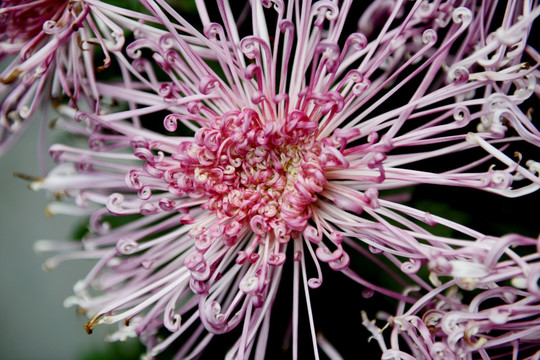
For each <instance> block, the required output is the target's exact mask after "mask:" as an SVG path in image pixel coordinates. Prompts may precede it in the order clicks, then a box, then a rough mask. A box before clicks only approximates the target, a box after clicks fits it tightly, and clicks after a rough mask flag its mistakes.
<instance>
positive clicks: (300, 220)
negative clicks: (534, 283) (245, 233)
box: [173, 110, 337, 242]
mask: <svg viewBox="0 0 540 360" xmlns="http://www.w3.org/2000/svg"><path fill="white" fill-rule="evenodd" d="M317 129H318V125H317V123H315V122H313V121H311V120H310V119H309V117H308V116H307V115H306V114H305V113H303V112H301V111H293V112H292V113H290V114H289V115H288V116H287V117H286V118H284V119H283V120H282V121H277V122H276V121H270V122H264V121H262V119H261V118H260V117H259V116H258V114H257V113H256V112H255V111H253V110H243V111H238V110H235V111H230V112H228V113H227V114H225V115H223V116H220V117H216V118H214V119H213V120H212V121H210V122H209V124H208V125H207V126H206V127H203V128H201V129H200V130H199V131H197V133H196V134H195V141H194V142H184V143H182V144H180V146H179V151H178V154H176V155H174V156H173V158H175V159H176V160H178V161H179V163H180V171H179V174H178V176H176V177H175V179H174V184H175V186H177V187H178V189H179V190H181V191H182V192H184V193H186V194H189V195H190V196H193V197H199V196H205V197H207V198H208V201H207V202H206V204H205V205H204V207H206V208H207V209H208V210H211V211H213V212H214V213H215V214H216V215H217V216H218V218H219V219H220V220H224V221H223V223H226V224H227V225H226V227H225V233H226V234H227V235H229V236H235V235H237V234H238V232H239V231H240V229H241V228H242V227H243V224H245V223H248V224H249V225H250V227H251V229H252V230H253V231H254V232H255V233H256V234H258V235H262V234H264V233H268V232H269V231H273V232H274V234H275V235H276V238H277V239H278V241H283V242H286V241H288V239H289V238H290V234H291V232H292V231H294V230H296V231H303V230H304V229H305V228H306V226H307V221H308V219H309V218H310V216H311V211H310V208H309V204H311V203H313V202H314V201H316V200H317V195H316V194H317V193H318V192H321V191H322V190H323V187H324V185H325V184H326V179H325V176H324V166H325V162H326V161H327V160H328V156H327V155H328V154H329V153H332V151H328V150H327V149H326V148H328V147H329V146H331V145H330V144H327V143H325V142H324V141H320V140H317V139H316V132H317ZM334 150H335V149H334ZM335 151H337V150H335ZM323 154H326V155H323ZM228 220H230V221H228Z"/></svg>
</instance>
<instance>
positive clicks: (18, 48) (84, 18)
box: [0, 0, 146, 155]
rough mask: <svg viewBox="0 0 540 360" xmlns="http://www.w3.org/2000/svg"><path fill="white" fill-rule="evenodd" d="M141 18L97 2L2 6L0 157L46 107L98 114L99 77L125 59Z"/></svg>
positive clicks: (51, 0)
mask: <svg viewBox="0 0 540 360" xmlns="http://www.w3.org/2000/svg"><path fill="white" fill-rule="evenodd" d="M134 14H136V17H137V18H136V19H133V15H134ZM141 18H142V20H146V18H145V17H144V15H142V14H139V13H134V12H133V11H131V10H129V9H122V8H118V7H115V6H112V5H109V4H107V3H106V2H103V1H99V0H97V1H94V0H88V1H87V0H31V1H28V0H24V1H21V0H5V1H2V2H1V3H0V61H1V62H2V65H3V68H2V69H1V71H0V100H1V107H0V155H2V154H3V153H4V152H5V151H6V150H7V149H8V148H9V146H10V145H11V144H13V143H14V142H15V141H16V140H17V139H18V137H19V136H20V134H21V133H22V131H23V130H24V129H25V128H26V127H27V126H28V125H29V121H27V120H29V119H31V118H32V116H33V115H34V114H35V112H36V110H37V109H38V108H39V107H40V106H42V105H43V103H45V104H46V105H49V104H52V105H55V106H56V105H58V104H62V103H65V102H66V99H67V101H68V102H69V105H70V107H72V108H75V109H77V108H83V109H92V111H95V112H99V110H100V109H99V106H100V100H99V98H100V96H104V95H105V96H106V92H105V93H104V92H103V91H100V90H98V89H97V87H96V86H97V82H98V81H97V78H98V77H99V75H98V73H100V72H101V71H103V70H104V69H106V68H108V67H109V65H110V64H111V57H112V56H114V57H115V58H122V57H123V55H122V53H121V50H122V48H123V46H124V32H125V31H126V30H131V31H133V28H134V26H136V25H137V24H138V21H139V20H141ZM119 61H121V60H120V59H119ZM95 64H97V65H95ZM96 66H97V67H96ZM47 107H48V106H44V107H43V106H42V109H43V108H44V109H45V110H46V109H47ZM45 118H46V117H45ZM46 120H47V121H48V119H46Z"/></svg>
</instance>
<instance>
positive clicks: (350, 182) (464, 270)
mask: <svg viewBox="0 0 540 360" xmlns="http://www.w3.org/2000/svg"><path fill="white" fill-rule="evenodd" d="M84 3H85V4H88V5H87V6H89V7H90V8H92V6H93V5H92V4H94V3H96V2H94V1H90V0H87V1H85V2H84ZM140 3H141V4H142V5H144V7H145V9H146V13H145V14H142V13H141V14H139V15H137V14H138V13H136V12H135V11H127V12H122V11H119V10H118V9H116V8H115V9H116V10H115V13H118V14H117V15H114V16H113V14H112V13H111V19H116V18H119V19H123V20H122V24H123V26H124V27H123V29H124V31H125V32H126V34H123V38H125V39H129V40H126V45H125V47H123V48H122V49H121V50H120V49H111V51H110V54H111V63H112V64H114V66H116V68H118V69H120V71H119V72H118V73H119V74H120V75H121V79H119V80H118V79H116V74H115V73H113V72H112V71H109V76H108V77H107V76H100V77H99V78H93V77H89V79H90V80H85V81H83V83H85V84H87V85H91V88H92V89H94V90H95V91H96V94H99V95H100V96H99V97H96V98H95V100H96V101H97V104H98V105H99V106H97V107H96V106H92V107H91V109H90V110H88V109H85V108H84V107H81V106H79V107H75V106H73V103H68V104H66V105H59V106H58V107H57V108H58V111H59V113H60V119H59V120H58V122H57V124H58V127H60V128H61V129H64V130H68V131H69V132H71V133H73V134H75V135H77V136H78V137H82V138H83V139H84V140H85V141H88V147H85V146H77V145H73V144H71V145H70V144H56V145H53V146H52V147H51V148H50V152H51V155H52V157H53V159H54V160H55V161H57V162H58V165H57V166H56V168H54V169H53V170H52V171H51V172H50V173H49V175H48V176H47V177H46V178H44V179H41V180H38V181H34V182H33V183H32V184H31V186H32V187H33V188H35V189H41V188H43V189H47V190H49V191H52V192H55V193H56V195H57V197H58V198H59V199H63V198H66V200H63V201H60V200H59V201H56V202H52V203H51V205H50V206H49V207H48V212H49V213H51V214H55V213H74V212H75V213H77V214H80V215H87V216H89V219H90V220H89V229H88V233H87V234H86V235H85V236H84V238H83V240H82V241H81V242H77V243H64V244H58V243H55V242H50V241H41V242H39V243H38V245H37V248H38V249H40V250H56V251H58V250H60V251H61V252H62V253H61V254H59V255H57V256H55V257H53V258H51V259H49V260H48V261H47V262H46V264H45V265H46V267H49V268H52V267H54V266H55V265H56V264H57V263H58V262H59V261H62V260H65V259H76V258H95V259H98V261H97V264H96V265H95V267H94V268H93V269H92V271H90V273H89V274H88V276H87V277H86V278H85V279H83V280H81V281H80V282H79V283H77V285H76V286H75V296H74V297H72V298H70V299H68V300H67V303H68V304H75V305H77V306H79V307H80V308H81V310H83V312H85V313H86V314H87V315H88V316H89V318H90V320H89V322H88V323H87V324H86V326H85V327H86V329H87V331H88V332H92V330H93V329H94V327H95V326H96V325H98V324H103V323H105V324H110V323H119V326H120V329H119V330H118V331H117V332H116V333H114V334H113V335H111V336H110V339H111V340H114V339H124V338H126V337H129V336H139V337H140V338H141V339H142V341H143V342H144V343H145V344H146V345H147V347H148V356H150V357H152V356H156V355H158V354H160V353H162V352H163V351H164V350H165V349H166V348H168V347H169V346H175V345H172V344H173V342H175V341H176V344H178V350H177V352H176V357H177V358H181V359H184V358H192V357H196V356H198V355H199V354H200V353H201V352H202V351H203V350H204V349H205V348H208V347H209V344H211V343H210V341H211V339H212V337H213V336H214V335H217V334H223V333H228V332H232V333H235V334H236V335H237V337H235V338H234V341H233V342H232V343H231V344H230V346H229V347H228V348H229V349H228V352H227V355H226V357H227V358H239V359H241V358H248V357H250V356H253V357H255V358H264V356H265V353H266V350H265V349H266V345H267V343H268V339H269V337H270V336H272V330H271V328H272V326H271V324H272V317H271V314H272V313H273V312H276V311H284V310H283V309H282V308H276V307H274V305H275V302H276V299H277V297H278V296H279V294H280V292H279V291H278V288H279V285H280V283H281V282H282V279H283V278H287V280H289V279H292V281H291V283H292V288H293V290H292V300H291V306H290V307H291V310H288V309H286V311H290V312H291V313H292V320H291V326H290V334H291V338H292V350H291V353H292V357H293V358H298V357H299V356H300V355H299V349H300V345H299V337H300V335H299V319H300V313H302V310H301V309H300V305H301V304H304V303H305V308H306V309H307V311H306V313H307V316H306V317H307V319H308V322H309V329H310V332H311V338H312V350H306V349H304V348H302V351H304V352H305V353H307V354H308V355H306V356H310V354H313V355H314V356H315V357H318V356H319V350H320V349H322V350H323V351H324V352H325V353H327V354H328V355H329V356H334V357H337V356H338V355H336V354H337V352H336V350H335V349H333V348H332V346H331V345H330V344H329V343H328V341H327V340H326V339H325V337H324V336H322V335H317V319H316V316H314V312H313V311H312V309H311V305H310V293H311V291H312V289H316V288H319V287H320V286H321V284H322V282H323V272H324V271H327V270H326V269H325V268H329V269H330V270H331V271H336V272H341V273H342V274H344V275H345V276H346V277H348V278H349V279H352V280H353V282H351V283H350V284H351V286H354V285H358V284H359V286H360V288H361V289H367V291H366V292H365V294H367V293H369V292H378V293H381V294H383V295H387V296H389V297H391V298H394V299H396V300H397V303H398V306H397V310H391V311H388V310H387V311H386V315H385V314H382V315H381V314H379V315H378V316H379V317H384V319H385V320H386V326H383V328H384V330H381V329H379V327H378V326H377V325H376V324H375V323H374V322H370V321H369V320H368V315H369V316H371V317H374V316H375V314H363V315H362V316H363V318H364V322H363V323H364V325H365V327H366V328H367V329H368V330H370V331H371V332H372V334H373V338H374V339H375V340H377V341H378V343H379V346H380V348H381V350H382V353H383V358H385V359H394V358H395V359H413V358H415V359H437V358H440V359H448V358H451V356H454V357H455V358H463V359H472V358H473V356H476V354H480V356H481V357H483V358H488V357H489V356H490V354H491V353H492V352H493V354H504V353H505V352H506V351H509V352H514V353H517V352H519V350H520V349H524V351H525V353H524V354H529V355H530V354H533V352H534V351H532V350H531V349H534V345H538V343H539V340H540V335H539V334H538V332H537V331H536V332H535V331H533V330H531V328H532V329H534V327H538V326H539V323H538V321H539V320H538V319H539V314H540V311H539V310H538V306H539V305H538V304H539V302H540V293H539V292H538V285H537V279H538V276H539V275H540V267H539V266H538V259H539V255H538V248H537V246H538V240H537V239H533V238H529V237H526V236H521V235H515V234H514V235H507V236H503V237H500V238H499V237H496V236H488V234H483V233H482V232H480V231H477V230H474V229H471V228H469V227H467V226H465V225H462V224H459V223H457V222H454V221H452V220H449V219H445V218H444V217H441V216H437V215H435V214H430V213H428V212H426V211H424V210H421V209H416V208H413V207H410V206H408V205H406V204H405V203H403V201H404V200H405V199H406V197H407V196H406V195H407V192H408V189H409V188H410V187H411V186H414V185H422V184H431V185H437V186H440V187H441V188H444V187H448V186H452V187H466V188H473V189H478V190H482V191H488V192H492V193H495V194H499V195H503V196H507V197H517V196H522V195H527V194H530V193H533V192H534V191H536V190H537V189H538V188H539V187H540V180H539V178H538V173H539V170H540V166H539V164H538V162H536V161H535V159H534V158H530V155H529V154H527V153H526V152H523V153H520V152H518V151H519V150H520V146H523V148H527V147H530V148H533V149H537V148H538V146H539V145H540V133H539V132H538V130H537V129H536V127H535V125H534V120H533V117H532V116H533V115H532V114H533V113H532V111H530V110H529V108H528V107H529V105H530V104H531V103H532V101H531V99H535V98H536V96H537V95H538V86H537V85H536V81H537V78H538V71H537V66H538V61H539V60H540V56H539V54H538V53H537V52H536V50H535V49H534V48H533V47H531V46H530V45H528V44H527V40H528V36H529V33H530V31H531V28H532V26H533V21H534V19H535V18H536V17H537V16H538V15H539V14H540V7H538V6H537V4H536V2H529V1H525V2H514V1H509V2H508V3H507V4H501V3H499V2H496V1H482V2H477V1H463V2H460V3H457V2H454V1H446V2H442V1H434V2H427V1H420V0H419V1H411V2H404V1H375V2H373V3H372V4H370V5H369V6H365V5H364V4H362V5H361V6H360V5H359V4H357V3H356V2H353V1H324V0H323V1H313V2H312V1H278V0H276V1H257V0H252V1H249V2H247V3H245V4H244V3H242V5H241V6H238V7H237V5H235V6H232V5H231V4H229V1H226V0H219V1H216V4H212V5H210V4H207V3H208V2H204V1H199V0H196V1H195V4H196V5H197V13H196V14H192V13H187V14H184V13H182V12H179V11H176V10H175V9H174V8H173V7H172V6H171V5H169V4H168V3H167V2H166V1H163V0H141V1H140ZM102 6H104V5H102ZM357 6H359V7H360V8H361V9H359V10H358V11H357V9H356V7H357ZM103 9H109V8H108V7H106V6H104V7H103ZM360 10H361V11H360ZM104 11H105V10H104ZM111 11H112V10H111ZM103 21H105V20H103ZM112 28H113V27H111V29H112ZM102 46H104V49H108V48H109V47H112V44H107V43H104V44H102ZM107 53H108V52H107ZM106 71H107V70H106ZM106 71H105V72H106ZM94 105H95V104H94ZM74 120H76V121H74ZM404 195H405V196H404ZM69 199H74V203H70V202H69ZM116 216H118V217H116ZM118 219H120V220H118ZM431 227H437V228H439V227H444V228H447V229H448V230H449V231H448V232H446V233H444V234H445V235H442V234H441V233H436V232H434V231H432V230H431ZM447 234H449V235H447ZM353 259H359V260H357V261H353ZM288 263H292V265H291V266H290V267H287V265H288ZM367 263H373V264H375V266H376V267H377V268H378V269H381V271H382V272H385V273H387V274H388V276H389V277H391V278H392V282H395V283H396V285H395V286H388V284H384V285H383V284H378V283H373V282H370V281H369V280H368V279H369V278H371V277H370V274H365V273H363V271H365V269H367V268H373V267H368V266H366V264H367ZM287 269H289V270H290V271H287V272H286V271H285V270H287ZM317 291H324V289H323V288H319V289H318V290H317ZM301 294H303V297H304V299H305V300H306V301H305V302H302V301H303V300H301V298H302V296H301ZM352 294H353V293H352ZM463 294H465V295H463ZM351 296H352V295H351ZM491 297H495V298H497V299H499V298H500V299H502V300H501V302H502V304H494V305H493V306H491V305H489V306H491V307H490V310H489V311H484V312H482V311H477V309H479V308H480V307H479V304H480V303H482V302H483V301H484V300H485V298H491ZM362 301H365V300H364V299H363V298H362V297H359V299H358V303H359V304H362ZM514 301H515V302H516V304H518V305H517V307H516V308H515V311H514V312H512V311H511V310H510V308H509V306H507V305H508V304H512V302H514ZM489 306H488V307H489ZM508 311H511V312H512V314H508ZM357 313H358V314H357V315H360V311H357ZM389 313H392V314H393V315H388V314H389ZM337 321H341V320H337ZM326 331H327V330H324V329H323V332H326ZM328 331H329V332H331V330H328ZM387 334H391V335H389V336H388V335H387ZM400 338H401V339H402V340H399V339H400ZM530 344H533V346H530ZM221 355H222V354H221ZM221 355H220V356H221ZM531 356H533V355H531Z"/></svg>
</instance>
